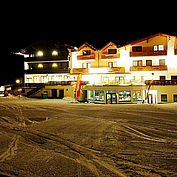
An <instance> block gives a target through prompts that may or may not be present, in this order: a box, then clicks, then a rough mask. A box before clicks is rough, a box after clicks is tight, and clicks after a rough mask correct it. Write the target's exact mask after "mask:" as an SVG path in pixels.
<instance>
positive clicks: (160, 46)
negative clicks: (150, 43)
mask: <svg viewBox="0 0 177 177" xmlns="http://www.w3.org/2000/svg"><path fill="white" fill-rule="evenodd" d="M163 50H164V45H154V51H163Z"/></svg>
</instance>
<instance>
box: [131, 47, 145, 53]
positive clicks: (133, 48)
mask: <svg viewBox="0 0 177 177" xmlns="http://www.w3.org/2000/svg"><path fill="white" fill-rule="evenodd" d="M132 51H133V52H142V51H143V47H142V46H134V47H132Z"/></svg>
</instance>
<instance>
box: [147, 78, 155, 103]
mask: <svg viewBox="0 0 177 177" xmlns="http://www.w3.org/2000/svg"><path fill="white" fill-rule="evenodd" d="M152 83H153V79H152V80H151V82H150V84H149V87H148V92H147V96H146V100H148V99H149V90H150V89H151V86H152Z"/></svg>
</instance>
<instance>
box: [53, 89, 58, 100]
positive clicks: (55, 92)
mask: <svg viewBox="0 0 177 177" xmlns="http://www.w3.org/2000/svg"><path fill="white" fill-rule="evenodd" d="M52 98H57V89H52Z"/></svg>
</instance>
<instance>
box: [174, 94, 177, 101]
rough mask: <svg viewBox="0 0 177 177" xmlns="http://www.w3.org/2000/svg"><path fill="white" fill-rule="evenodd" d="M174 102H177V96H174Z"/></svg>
mask: <svg viewBox="0 0 177 177" xmlns="http://www.w3.org/2000/svg"><path fill="white" fill-rule="evenodd" d="M173 100H174V102H177V95H176V94H175V95H173Z"/></svg>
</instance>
